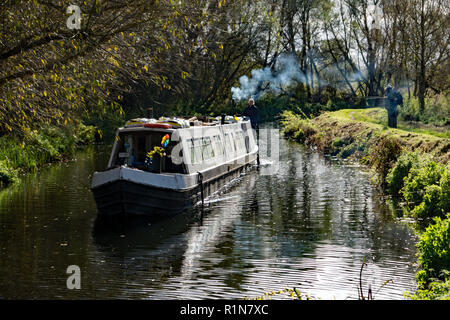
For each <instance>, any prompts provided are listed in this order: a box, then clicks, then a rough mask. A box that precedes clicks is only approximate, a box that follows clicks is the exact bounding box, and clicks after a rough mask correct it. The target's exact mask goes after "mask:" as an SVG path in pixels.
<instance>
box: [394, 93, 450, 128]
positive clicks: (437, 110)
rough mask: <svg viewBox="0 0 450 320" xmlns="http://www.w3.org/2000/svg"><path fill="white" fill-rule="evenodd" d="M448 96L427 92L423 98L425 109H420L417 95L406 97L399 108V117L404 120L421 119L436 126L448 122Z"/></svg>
mask: <svg viewBox="0 0 450 320" xmlns="http://www.w3.org/2000/svg"><path fill="white" fill-rule="evenodd" d="M449 115H450V96H449V95H448V94H447V95H445V94H436V95H432V94H429V96H428V97H426V98H425V109H424V111H423V112H421V111H420V103H419V99H418V98H417V97H411V98H409V99H406V101H405V102H404V105H403V107H402V108H400V110H399V117H400V119H402V120H405V121H421V122H424V123H430V124H435V125H438V126H443V125H446V124H448V123H449V122H450V116H449Z"/></svg>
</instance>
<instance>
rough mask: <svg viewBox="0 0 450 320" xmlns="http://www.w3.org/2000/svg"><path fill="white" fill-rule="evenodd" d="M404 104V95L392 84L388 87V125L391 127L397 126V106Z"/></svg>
mask: <svg viewBox="0 0 450 320" xmlns="http://www.w3.org/2000/svg"><path fill="white" fill-rule="evenodd" d="M399 105H403V97H402V95H401V94H400V92H398V91H397V90H395V89H394V88H392V86H391V85H388V86H387V87H386V105H385V107H386V109H387V111H388V126H389V127H390V128H397V116H398V109H397V106H399Z"/></svg>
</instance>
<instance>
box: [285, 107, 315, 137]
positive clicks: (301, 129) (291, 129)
mask: <svg viewBox="0 0 450 320" xmlns="http://www.w3.org/2000/svg"><path fill="white" fill-rule="evenodd" d="M281 125H282V127H283V129H282V132H283V134H284V135H285V136H287V137H291V138H293V139H295V140H296V141H297V142H300V143H303V142H305V140H306V138H307V137H309V136H310V135H313V134H314V133H316V129H315V128H314V126H313V125H312V124H311V123H310V122H309V120H308V119H303V118H302V117H301V116H300V115H298V114H295V113H294V112H292V111H284V112H283V113H282V114H281Z"/></svg>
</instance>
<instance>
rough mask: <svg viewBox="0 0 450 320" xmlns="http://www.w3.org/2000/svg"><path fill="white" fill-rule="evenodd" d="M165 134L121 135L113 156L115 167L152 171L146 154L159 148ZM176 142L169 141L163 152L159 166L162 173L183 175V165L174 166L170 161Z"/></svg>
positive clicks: (135, 133) (134, 133) (138, 133)
mask: <svg viewBox="0 0 450 320" xmlns="http://www.w3.org/2000/svg"><path fill="white" fill-rule="evenodd" d="M166 134H167V133H166V132H133V133H122V134H120V135H119V137H117V138H116V139H118V143H119V148H118V152H117V153H116V156H115V163H114V164H115V165H116V166H121V165H127V166H129V167H132V168H137V169H140V170H144V171H153V170H154V169H152V167H151V165H150V164H149V161H148V159H147V153H148V152H150V151H151V150H153V148H154V147H155V146H157V147H161V141H162V139H163V137H164V136H165V135H166ZM177 143H178V142H173V141H170V142H169V144H168V145H167V147H166V148H164V152H165V154H166V156H164V157H163V163H162V165H161V169H162V172H172V173H185V168H184V166H183V164H180V165H175V164H174V163H173V162H172V159H171V152H172V149H173V147H174V146H175V145H176V144H177Z"/></svg>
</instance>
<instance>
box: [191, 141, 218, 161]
mask: <svg viewBox="0 0 450 320" xmlns="http://www.w3.org/2000/svg"><path fill="white" fill-rule="evenodd" d="M188 147H189V153H190V155H191V164H198V163H202V162H203V161H206V160H208V159H212V158H214V157H215V153H214V149H213V145H212V141H211V138H210V137H203V138H197V139H190V140H188Z"/></svg>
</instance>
